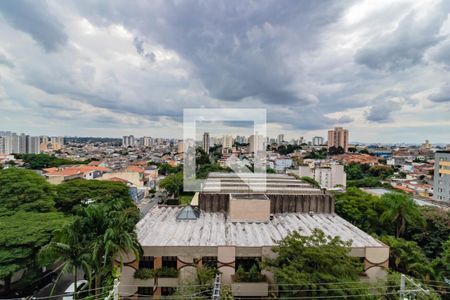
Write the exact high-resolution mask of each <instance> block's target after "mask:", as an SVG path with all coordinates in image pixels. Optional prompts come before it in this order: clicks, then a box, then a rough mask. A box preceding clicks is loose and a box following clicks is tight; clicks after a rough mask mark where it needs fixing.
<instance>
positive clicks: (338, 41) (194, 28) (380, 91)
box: [0, 0, 450, 143]
mask: <svg viewBox="0 0 450 300" xmlns="http://www.w3.org/2000/svg"><path fill="white" fill-rule="evenodd" d="M124 5H125V6H124ZM114 11H124V12H126V13H124V14H121V15H116V14H114V13H113V12H114ZM274 11H278V12H280V13H279V14H273V12H274ZM449 12H450V2H448V1H427V0H421V1H412V0H411V1H401V2H395V3H392V1H377V5H374V4H373V2H371V1H358V2H352V1H349V2H342V3H337V2H334V1H321V2H316V1H314V2H310V1H306V2H303V1H296V2H285V3H279V2H270V1H267V2H264V3H258V4H251V3H242V2H240V1H238V2H236V3H234V4H233V5H224V3H223V4H219V5H215V4H212V3H203V4H199V3H198V2H190V1H186V2H180V3H169V2H165V1H163V2H157V3H156V4H150V3H143V4H142V5H139V6H134V7H132V6H128V5H126V4H124V2H107V3H104V4H102V5H99V4H96V3H95V2H90V3H85V2H84V1H68V2H64V3H61V2H58V1H51V0H50V1H45V2H32V1H22V0H20V1H1V3H0V25H1V26H0V40H2V41H8V43H2V45H1V46H0V77H1V79H2V80H1V82H0V105H1V109H0V118H1V119H2V123H3V125H4V126H6V127H7V128H6V129H7V130H14V131H17V132H29V133H30V134H33V135H36V134H41V133H46V134H49V135H68V136H74V135H77V136H108V137H115V136H116V137H120V136H123V135H127V134H134V135H152V136H173V137H181V135H182V128H181V126H182V113H183V109H184V108H196V107H201V108H223V107H226V108H266V109H267V112H268V114H267V117H268V118H267V119H268V126H267V130H268V133H269V135H276V134H278V133H279V132H283V133H284V134H285V135H286V136H292V137H294V136H304V137H306V138H309V139H311V138H312V137H314V136H326V130H328V129H329V128H333V127H335V126H343V127H346V128H349V129H350V130H351V132H352V140H354V141H361V142H384V143H392V142H399V141H401V142H405V143H420V142H423V141H424V140H425V139H429V140H430V141H433V142H436V143H449V142H450V141H449V138H450V137H449V135H448V129H449V128H450V120H449V118H448V115H449V112H450V101H449V100H450V99H449V97H448V94H449V93H448V91H449V86H450V82H449V81H448V78H449V76H448V75H449V74H448V67H449V66H450V60H449V59H448V53H449V45H450V21H449V18H448V13H449ZM207 16H214V17H213V18H211V17H207ZM200 19H201V20H204V22H198V20H200ZM21 20H27V21H26V22H21ZM157 20H159V21H157ZM179 20H183V22H184V23H182V24H181V23H180V21H179ZM188 34H191V36H190V38H189V39H186V38H184V37H185V36H188Z"/></svg>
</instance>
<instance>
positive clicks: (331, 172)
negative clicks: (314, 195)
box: [298, 162, 347, 189]
mask: <svg viewBox="0 0 450 300" xmlns="http://www.w3.org/2000/svg"><path fill="white" fill-rule="evenodd" d="M298 175H299V176H300V177H303V176H307V177H311V178H313V179H314V180H316V181H317V182H318V183H319V184H320V186H321V187H322V188H325V189H333V188H336V187H343V188H345V187H346V186H347V174H346V173H345V171H344V166H343V165H340V164H337V163H321V162H312V163H310V164H308V165H304V166H299V167H298Z"/></svg>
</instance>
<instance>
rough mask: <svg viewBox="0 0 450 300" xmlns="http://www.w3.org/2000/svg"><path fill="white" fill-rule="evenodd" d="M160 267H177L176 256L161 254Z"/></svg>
mask: <svg viewBox="0 0 450 300" xmlns="http://www.w3.org/2000/svg"><path fill="white" fill-rule="evenodd" d="M162 267H163V268H175V269H176V268H177V257H176V256H163V257H162Z"/></svg>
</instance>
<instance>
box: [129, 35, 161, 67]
mask: <svg viewBox="0 0 450 300" xmlns="http://www.w3.org/2000/svg"><path fill="white" fill-rule="evenodd" d="M133 44H134V47H135V48H136V51H137V53H138V54H139V55H140V56H142V57H143V58H145V59H146V60H147V61H148V62H150V63H152V62H155V60H156V56H155V54H154V53H153V52H147V51H145V48H144V41H143V40H141V39H140V38H138V37H135V38H134V40H133Z"/></svg>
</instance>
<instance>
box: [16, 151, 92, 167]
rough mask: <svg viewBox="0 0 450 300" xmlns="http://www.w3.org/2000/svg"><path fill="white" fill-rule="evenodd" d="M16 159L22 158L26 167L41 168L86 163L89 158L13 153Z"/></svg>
mask: <svg viewBox="0 0 450 300" xmlns="http://www.w3.org/2000/svg"><path fill="white" fill-rule="evenodd" d="M14 157H15V158H17V159H22V160H23V161H24V164H25V166H26V167H27V168H30V169H33V170H41V169H44V168H52V167H59V166H62V165H76V164H87V163H89V162H90V160H85V161H78V160H71V159H66V158H59V157H56V156H54V155H48V154H14Z"/></svg>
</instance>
